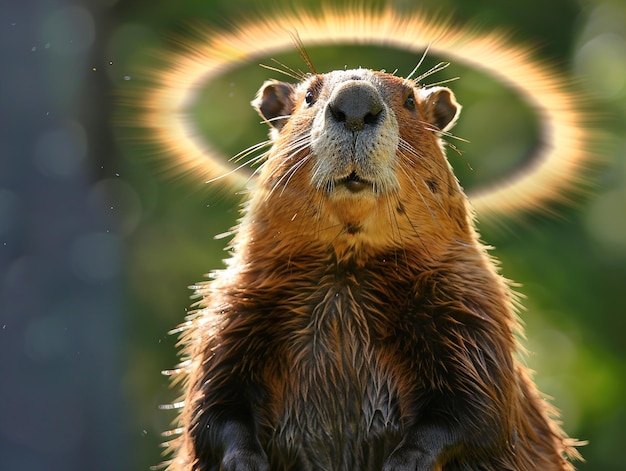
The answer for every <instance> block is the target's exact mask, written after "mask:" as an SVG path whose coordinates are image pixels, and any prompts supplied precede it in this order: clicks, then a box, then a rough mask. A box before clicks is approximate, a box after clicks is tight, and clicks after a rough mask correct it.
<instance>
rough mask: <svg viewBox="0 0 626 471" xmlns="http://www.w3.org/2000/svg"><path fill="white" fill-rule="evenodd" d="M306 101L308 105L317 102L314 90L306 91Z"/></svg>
mask: <svg viewBox="0 0 626 471" xmlns="http://www.w3.org/2000/svg"><path fill="white" fill-rule="evenodd" d="M304 101H306V104H307V105H312V104H313V103H315V94H314V93H313V91H311V90H309V91H308V92H306V95H304Z"/></svg>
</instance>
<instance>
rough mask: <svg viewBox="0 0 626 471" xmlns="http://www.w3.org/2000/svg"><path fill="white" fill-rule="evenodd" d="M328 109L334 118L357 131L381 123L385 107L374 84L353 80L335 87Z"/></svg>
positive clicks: (350, 129)
mask: <svg viewBox="0 0 626 471" xmlns="http://www.w3.org/2000/svg"><path fill="white" fill-rule="evenodd" d="M328 109H329V110H330V116H331V118H332V119H334V120H335V121H337V122H339V123H344V125H345V127H346V129H348V130H349V131H352V132H356V131H362V130H363V129H364V128H365V126H375V125H377V124H379V123H380V122H381V120H382V117H383V110H384V109H385V107H384V105H383V101H382V98H381V97H380V94H379V93H378V90H376V88H374V86H373V85H371V84H370V83H368V82H363V81H360V80H351V81H348V82H345V83H343V84H341V85H340V86H339V87H338V88H337V89H335V91H334V92H333V94H332V96H331V98H330V101H329V102H328Z"/></svg>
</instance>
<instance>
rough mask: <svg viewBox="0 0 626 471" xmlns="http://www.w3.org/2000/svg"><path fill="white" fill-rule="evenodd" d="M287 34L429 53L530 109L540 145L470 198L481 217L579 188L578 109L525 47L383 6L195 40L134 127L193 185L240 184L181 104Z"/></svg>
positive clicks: (279, 45) (251, 23)
mask: <svg viewBox="0 0 626 471" xmlns="http://www.w3.org/2000/svg"><path fill="white" fill-rule="evenodd" d="M296 32H297V34H298V36H299V37H300V39H301V40H302V42H303V43H304V44H305V45H306V46H312V45H331V44H364V45H366V44H369V45H378V46H390V47H395V48H399V49H404V50H407V51H414V52H416V53H420V54H421V53H422V52H423V51H424V49H425V48H426V47H428V46H430V50H431V51H432V52H433V53H435V54H437V55H439V56H441V57H445V58H449V60H450V61H454V62H461V63H464V64H466V65H469V66H470V67H473V68H476V69H480V70H482V71H484V72H485V73H486V74H488V75H490V76H492V77H495V78H497V79H499V80H501V81H502V82H504V83H505V84H507V85H508V86H509V87H511V88H513V89H515V90H516V91H517V92H518V93H520V95H521V96H522V97H524V99H525V100H526V101H528V102H529V103H531V104H532V106H533V107H534V109H535V111H536V113H537V114H538V117H539V120H540V128H541V130H542V145H541V146H540V148H539V149H538V150H537V155H536V156H535V157H534V158H533V159H532V162H533V163H532V165H530V166H527V167H526V168H524V169H522V170H521V171H518V172H517V173H516V174H514V175H511V176H510V177H509V178H508V179H507V180H506V181H500V182H498V184H497V185H492V186H490V187H488V188H483V189H480V190H478V191H477V192H475V193H474V194H472V195H470V199H471V201H472V204H473V206H474V207H475V209H476V211H477V213H478V214H479V215H480V216H481V217H484V216H493V215H497V214H502V213H504V214H507V215H508V214H511V213H512V212H515V211H520V210H522V211H532V210H535V209H538V208H541V207H542V206H544V205H545V204H546V203H547V202H551V201H559V200H562V199H564V197H565V196H564V195H566V194H567V193H568V192H569V191H570V190H572V189H575V188H576V187H577V186H579V185H580V183H581V181H582V180H583V179H582V177H581V173H582V172H581V169H582V168H584V166H585V164H586V162H587V161H588V159H589V153H588V152H587V151H586V145H588V140H589V135H588V132H587V131H586V130H585V123H584V119H583V114H582V113H581V112H580V111H579V110H578V109H577V103H578V102H579V100H577V99H576V98H575V96H574V94H573V93H572V92H571V91H570V90H569V89H568V87H566V86H564V85H563V84H564V81H563V79H562V78H561V77H559V76H558V75H557V74H555V73H554V72H553V70H552V68H551V67H548V66H547V65H546V64H545V63H540V62H537V61H535V60H534V59H533V57H532V54H531V51H530V49H528V48H523V47H520V46H518V45H515V46H513V45H512V44H510V43H509V41H508V39H507V37H506V35H504V34H502V33H497V32H496V33H483V32H479V31H477V30H475V29H470V28H459V27H455V26H453V25H451V24H450V23H449V22H447V21H442V20H440V19H436V18H432V17H428V16H426V15H423V14H421V13H413V14H406V13H403V14H401V13H399V12H396V11H394V10H393V9H391V8H387V9H385V10H382V11H373V12H368V11H366V9H365V8H353V9H333V8H330V7H327V8H325V9H323V10H322V11H321V12H319V13H311V12H306V11H294V12H290V13H284V12H281V13H280V14H277V15H271V16H270V15H268V16H265V17H264V18H254V19H250V20H244V21H241V22H240V23H239V24H238V25H237V28H236V29H235V30H234V31H229V32H226V31H214V30H211V31H210V32H209V31H207V32H204V33H202V35H203V37H202V38H201V42H198V43H196V44H194V45H192V46H189V47H188V48H187V49H186V50H185V51H184V52H182V53H179V54H177V55H176V56H175V57H174V58H173V59H172V60H171V63H170V68H169V69H167V70H165V71H163V72H160V75H159V77H158V78H157V83H156V85H155V87H153V88H152V89H151V90H150V92H149V93H148V95H147V96H146V97H145V98H144V105H143V108H144V115H143V118H144V119H143V120H142V121H143V123H144V124H145V125H146V126H147V127H148V128H149V130H150V131H151V132H153V133H154V136H155V138H156V140H157V144H158V145H159V146H160V147H162V149H163V151H164V152H166V153H167V154H168V155H171V156H172V157H173V158H174V159H175V163H176V165H177V166H180V167H181V168H182V169H183V170H184V171H192V172H193V173H194V177H195V178H203V179H205V180H208V179H214V178H217V177H222V178H220V182H221V183H222V184H225V185H228V186H232V187H234V188H237V189H241V188H242V187H243V186H244V185H245V181H246V179H247V178H248V177H249V175H246V173H245V172H241V171H238V172H234V171H233V168H234V167H232V166H229V164H228V156H223V155H220V152H218V151H217V150H216V149H214V148H213V146H212V145H211V144H210V143H208V142H202V141H201V140H200V139H199V137H198V136H196V135H195V132H194V130H193V126H192V125H191V123H190V122H189V117H188V114H187V111H186V110H187V105H188V104H189V103H190V102H192V101H193V99H194V96H195V93H196V90H198V89H199V88H200V87H201V86H206V84H207V83H208V82H209V81H210V80H211V79H212V78H214V77H216V76H219V75H221V74H223V73H225V72H226V71H228V70H229V69H232V68H234V67H236V66H238V65H239V64H241V63H242V62H244V61H249V60H251V59H255V58H261V57H267V56H269V55H271V54H275V53H278V52H282V51H285V50H292V49H293V48H294V45H293V41H292V38H291V36H290V33H296ZM469 137H471V136H469Z"/></svg>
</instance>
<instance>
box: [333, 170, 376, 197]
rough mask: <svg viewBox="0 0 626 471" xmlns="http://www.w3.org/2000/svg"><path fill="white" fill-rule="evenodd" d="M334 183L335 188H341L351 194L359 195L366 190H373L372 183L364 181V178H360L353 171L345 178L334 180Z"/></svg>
mask: <svg viewBox="0 0 626 471" xmlns="http://www.w3.org/2000/svg"><path fill="white" fill-rule="evenodd" d="M335 183H336V185H337V186H343V187H344V188H346V189H347V190H348V191H350V192H351V193H359V192H361V191H363V190H366V189H368V188H369V189H373V188H374V185H373V183H372V182H370V181H368V180H365V179H364V178H361V177H360V176H359V175H358V174H357V173H356V171H354V170H353V171H352V172H351V173H350V175H348V176H347V177H344V178H341V179H339V180H336V182H335Z"/></svg>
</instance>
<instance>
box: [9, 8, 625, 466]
mask: <svg viewBox="0 0 626 471" xmlns="http://www.w3.org/2000/svg"><path fill="white" fill-rule="evenodd" d="M338 3H339V2H334V3H333V4H338ZM371 3H372V4H373V5H380V4H381V3H380V2H378V3H376V2H371ZM386 3H388V4H390V5H392V6H394V7H395V8H397V9H399V10H400V11H406V12H407V14H409V12H410V11H411V10H412V9H414V8H415V7H419V8H420V9H421V10H423V11H425V12H429V13H434V14H437V13H444V14H445V15H449V16H450V18H451V19H452V20H453V21H454V22H455V23H457V24H459V25H465V24H471V25H475V26H477V27H478V28H479V29H481V30H483V31H491V30H493V29H498V30H505V31H510V33H511V41H512V42H516V41H519V42H520V43H523V44H531V45H536V46H537V47H538V49H537V50H538V52H537V57H539V58H541V59H542V60H544V61H546V62H547V63H550V64H552V65H554V66H555V67H556V68H557V69H558V70H560V71H561V72H562V73H563V75H564V76H566V77H568V78H570V79H573V80H574V81H575V82H576V83H577V86H578V89H579V90H580V93H581V95H585V94H586V95H589V97H590V101H589V103H590V105H589V109H590V110H592V111H593V112H594V113H595V116H596V119H595V122H596V124H595V126H596V127H597V129H598V131H599V132H601V133H602V136H601V137H602V138H601V139H599V143H598V150H597V153H598V156H599V159H598V160H602V162H601V163H600V162H599V164H598V165H597V166H594V168H593V169H592V170H590V171H589V179H590V180H591V182H592V188H591V191H590V192H588V194H586V195H579V196H578V197H577V198H576V202H575V204H574V205H572V206H568V207H557V208H554V209H556V210H557V211H556V212H557V216H546V215H530V216H526V217H524V218H523V219H522V220H515V219H512V220H506V221H501V223H500V224H497V223H496V224H489V225H487V224H483V225H481V227H480V229H481V232H482V235H483V239H484V240H485V241H486V242H487V243H489V244H491V245H494V246H495V250H494V251H493V253H494V255H495V256H496V257H497V258H499V259H500V260H501V261H502V271H503V273H504V275H505V276H506V277H508V278H510V279H513V280H515V281H516V282H518V283H519V284H520V285H521V287H520V288H519V291H520V292H521V293H523V294H524V296H525V297H526V299H525V300H524V305H525V306H526V311H525V312H523V313H522V318H523V320H524V322H525V325H526V333H527V340H526V341H525V345H526V346H527V347H528V349H529V350H530V352H531V353H530V355H529V356H528V357H527V359H526V361H527V363H528V364H529V365H530V366H531V367H532V368H533V369H534V370H535V371H536V372H537V373H536V380H537V382H538V383H539V385H540V388H541V389H542V390H543V391H544V392H545V393H546V394H548V395H550V396H552V397H554V398H555V399H554V403H555V405H556V406H557V407H558V408H559V409H560V410H561V411H562V418H563V422H564V428H565V429H566V431H567V432H568V433H569V434H570V435H572V436H574V437H578V438H581V439H584V440H589V445H587V446H586V447H584V448H583V449H582V453H583V455H584V456H585V458H586V460H587V461H586V463H581V464H579V465H578V468H579V469H581V470H588V471H592V470H593V471H598V470H617V469H626V465H624V464H623V462H624V460H623V457H622V452H623V450H624V447H625V446H626V433H625V432H624V430H625V428H626V407H625V406H624V398H625V391H626V388H625V386H626V363H625V360H626V342H624V340H623V337H624V332H626V301H625V299H624V290H626V164H625V157H624V154H625V153H626V132H625V131H626V4H625V3H624V2H623V0H595V1H594V0H578V1H575V0H549V1H545V0H526V1H524V2H501V1H497V0H479V1H473V2H467V1H461V0H437V1H434V0H425V1H421V2H413V1H408V0H405V1H402V0H397V1H393V0H391V1H389V2H386ZM280 5H281V3H280V2H270V1H268V2H263V3H261V2H254V1H251V0H229V1H225V0H223V1H222V0H219V1H207V0H203V1H201V0H182V1H178V2H173V1H170V0H156V1H155V0H151V1H148V0H126V1H124V0H119V1H115V0H99V1H98V0H93V1H91V2H71V1H33V2H32V4H30V3H29V5H26V4H25V3H24V4H22V5H20V3H19V2H7V1H5V2H0V22H1V23H0V53H1V54H2V56H1V57H2V61H3V62H2V69H1V70H2V72H1V73H2V78H1V79H0V84H1V85H2V89H1V91H2V95H1V98H2V102H1V103H0V107H1V109H2V114H1V115H0V118H1V119H2V121H1V122H0V128H1V129H0V133H1V134H0V262H1V265H0V268H1V270H2V271H1V272H0V275H1V276H2V278H0V283H1V284H0V378H1V379H0V469H2V470H4V469H7V470H8V469H20V470H31V469H33V470H35V469H37V470H40V469H48V470H57V469H59V470H61V469H63V470H82V469H103V470H104V469H111V470H126V469H128V470H131V469H133V470H137V469H139V470H146V469H148V468H149V466H151V465H154V464H156V463H158V462H159V460H160V457H159V453H160V449H159V443H160V442H161V441H162V439H161V437H160V433H161V432H162V431H164V430H166V429H167V428H168V427H169V426H170V422H171V420H172V419H173V416H172V415H171V413H169V412H166V411H162V410H159V408H158V406H159V404H165V403H168V402H170V401H172V400H173V399H175V398H176V392H175V391H172V390H171V389H170V388H169V386H168V381H167V379H166V378H165V377H163V376H162V375H161V374H160V371H161V370H163V369H167V368H171V367H172V366H174V365H175V363H176V361H177V360H176V346H175V344H176V338H175V337H173V336H170V335H168V334H167V332H168V330H170V329H172V328H173V327H175V326H176V325H177V324H178V323H180V322H181V321H182V320H183V318H184V316H185V313H186V310H187V307H188V306H189V305H190V302H191V301H190V299H189V297H190V294H191V292H190V291H189V289H188V288H187V286H189V285H191V284H193V283H194V282H196V281H199V280H201V279H202V278H203V275H204V274H205V273H207V272H209V271H210V270H212V269H214V268H219V267H220V266H221V264H222V262H221V260H222V259H223V258H224V257H225V253H224V251H223V248H224V246H225V243H226V242H225V241H224V240H215V239H214V238H213V236H214V235H216V234H220V233H223V232H225V231H227V230H228V229H229V228H230V227H232V226H233V224H234V223H235V221H236V219H237V217H238V215H239V212H238V211H239V209H238V205H239V202H240V201H241V198H240V197H239V196H237V195H234V194H230V193H229V192H225V191H223V190H220V189H219V187H218V186H214V187H211V186H207V185H203V184H202V182H199V181H196V180H194V176H193V175H187V176H176V177H174V176H172V175H171V174H168V172H166V171H164V169H165V167H166V165H164V164H163V159H162V157H167V156H158V155H157V154H158V149H155V148H154V146H152V145H150V144H149V143H147V142H146V141H145V137H146V133H145V131H142V129H141V127H140V126H139V125H138V123H137V115H136V110H134V109H133V107H132V106H131V105H129V104H128V97H129V96H136V94H137V93H140V92H141V91H142V90H143V89H144V88H145V87H146V86H149V84H150V74H154V73H158V70H159V67H166V64H167V62H166V61H164V60H163V57H165V56H163V54H166V53H168V52H174V51H176V50H179V48H180V46H179V45H178V44H177V42H178V41H185V40H189V41H193V40H195V39H197V35H196V34H195V33H194V32H193V28H192V26H205V27H207V28H209V29H210V28H211V27H219V28H223V29H229V28H231V27H232V25H233V24H237V22H238V21H239V20H240V19H241V18H242V17H245V18H249V17H250V16H253V15H254V14H255V12H258V11H259V9H264V8H273V9H275V11H280V10H281V7H280ZM282 5H284V4H282ZM298 5H301V6H306V5H309V6H312V7H315V6H318V5H319V2H313V1H300V2H298ZM309 52H310V55H311V57H312V59H313V62H314V63H315V65H316V67H317V69H318V70H319V71H326V70H331V69H333V68H342V67H344V66H348V67H359V66H362V67H367V68H372V69H386V70H388V71H393V70H395V69H398V74H399V75H406V74H408V73H409V72H410V71H411V70H412V69H413V67H414V66H415V64H416V63H417V62H418V60H419V57H418V56H416V55H415V54H409V53H406V52H404V51H397V50H390V49H386V48H382V47H368V48H365V47H354V46H341V47H330V46H328V47H311V48H309ZM272 57H275V58H277V59H279V60H281V61H282V62H284V63H286V64H288V65H290V66H292V67H293V68H295V69H297V68H304V64H302V63H301V60H300V59H299V57H298V55H297V54H295V53H287V54H276V55H274V56H272ZM270 59H271V58H270V57H268V58H265V59H263V60H262V62H264V63H270ZM441 60H449V58H446V57H437V56H431V57H429V58H428V61H429V64H434V63H436V62H438V61H441ZM258 62H259V61H254V62H252V63H250V64H242V65H241V67H239V68H237V69H235V70H233V71H232V72H229V73H228V74H225V75H224V76H223V77H221V78H220V79H219V80H216V81H214V82H213V83H212V84H211V86H210V87H206V88H205V89H202V90H201V91H200V93H199V95H198V101H197V103H196V104H195V105H194V106H193V114H194V119H196V121H197V123H198V128H199V129H201V130H202V132H203V134H205V135H206V136H207V137H208V138H210V139H211V140H212V141H214V142H215V143H216V144H217V146H218V147H219V148H220V149H221V150H223V151H224V153H225V154H226V155H235V154H236V153H237V152H239V151H241V150H243V149H245V148H247V147H248V146H250V145H252V144H254V143H255V142H258V141H260V140H262V139H265V137H266V132H267V130H266V129H265V127H264V126H263V125H260V124H259V118H258V117H257V116H256V114H255V112H254V111H253V110H252V109H251V108H250V106H249V101H250V100H251V99H252V98H253V97H254V95H255V93H256V90H257V89H258V87H259V86H260V85H261V83H262V82H263V81H264V80H265V79H266V78H270V77H274V78H278V79H283V77H280V76H279V75H278V74H275V73H273V72H270V71H267V70H265V69H262V68H261V67H259V66H258ZM426 67H428V65H426V66H425V68H426ZM148 71H151V72H148ZM456 76H459V77H460V79H459V80H458V81H456V82H453V83H451V84H450V85H449V86H450V87H451V88H452V89H453V90H454V91H455V93H456V95H457V98H458V100H459V102H460V103H461V104H462V105H463V107H464V109H463V113H462V115H461V119H460V122H459V124H458V125H457V127H456V128H455V129H454V133H455V134H456V135H457V136H460V137H462V138H464V139H467V140H468V141H469V142H467V143H465V142H454V141H453V143H454V144H455V145H456V146H457V147H458V148H459V149H460V150H461V151H462V152H463V155H462V156H459V155H457V154H456V153H454V152H448V157H449V159H450V161H451V163H452V165H453V167H454V168H455V171H456V173H457V175H458V176H459V178H460V179H461V182H462V184H463V185H464V186H465V187H466V188H468V189H469V190H470V191H471V189H472V188H473V187H476V186H477V185H481V184H484V183H488V182H490V181H493V180H497V179H498V178H499V177H501V176H502V175H506V174H507V172H508V171H509V170H510V169H511V168H513V167H514V166H515V165H516V164H518V163H519V162H521V161H523V159H524V158H525V157H526V156H527V155H528V153H529V152H531V151H532V149H533V147H534V146H535V145H536V144H537V139H538V136H537V135H538V133H537V122H536V120H535V117H534V115H533V110H532V109H531V108H529V107H528V106H527V105H525V104H524V102H523V101H522V100H521V99H520V97H518V96H517V95H516V94H515V93H514V92H513V91H511V90H509V89H507V88H506V87H505V86H502V85H501V84H499V83H497V82H495V81H493V80H492V79H490V78H489V77H486V76H484V75H483V74H482V73H480V72H477V71H475V70H472V69H471V68H467V67H466V66H464V65H463V64H458V63H454V64H452V65H451V66H450V67H449V68H448V69H446V70H445V71H444V72H440V73H439V74H438V75H437V76H436V77H434V78H432V80H431V81H437V80H444V79H446V78H450V77H456Z"/></svg>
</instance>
